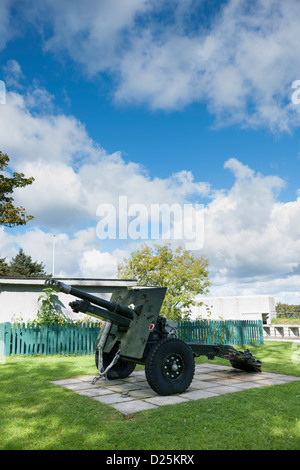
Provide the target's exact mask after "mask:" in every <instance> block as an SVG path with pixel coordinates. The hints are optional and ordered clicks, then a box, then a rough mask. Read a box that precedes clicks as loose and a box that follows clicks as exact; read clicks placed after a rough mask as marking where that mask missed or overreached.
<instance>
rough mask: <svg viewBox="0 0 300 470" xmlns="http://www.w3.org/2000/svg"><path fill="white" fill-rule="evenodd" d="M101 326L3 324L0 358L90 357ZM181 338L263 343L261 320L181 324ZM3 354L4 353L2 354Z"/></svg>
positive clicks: (195, 340) (89, 324)
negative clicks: (43, 356)
mask: <svg viewBox="0 0 300 470" xmlns="http://www.w3.org/2000/svg"><path fill="white" fill-rule="evenodd" d="M99 331H100V323H88V324H86V323H84V324H76V323H62V324H30V323H27V324H25V323H13V324H11V323H1V324H0V356H1V355H4V356H10V355H21V356H24V355H25V356H36V355H55V354H61V355H76V356H78V355H79V356H80V355H90V354H93V353H94V348H95V343H96V339H97V336H98V333H99ZM178 337H179V338H180V339H182V340H183V341H186V342H193V343H195V342H201V343H205V344H231V345H235V346H242V345H246V344H247V345H257V344H263V327H262V321H245V320H243V321H222V322H221V321H220V322H219V321H213V320H212V321H206V320H203V321H197V322H178ZM1 351H2V352H1Z"/></svg>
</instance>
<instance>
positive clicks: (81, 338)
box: [0, 323, 100, 356]
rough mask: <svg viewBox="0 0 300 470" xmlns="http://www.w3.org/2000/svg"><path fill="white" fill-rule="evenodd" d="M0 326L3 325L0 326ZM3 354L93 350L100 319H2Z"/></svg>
mask: <svg viewBox="0 0 300 470" xmlns="http://www.w3.org/2000/svg"><path fill="white" fill-rule="evenodd" d="M3 326H4V327H3ZM1 331H2V341H3V342H4V351H5V354H4V355H5V356H9V355H18V356H19V355H21V356H36V355H54V354H62V355H76V356H77V355H79V356H80V355H88V354H93V352H94V348H95V342H96V338H97V336H98V333H99V331H100V323H90V324H75V323H62V324H59V323H55V324H41V325H39V324H30V323H27V324H25V323H13V324H11V323H2V324H1V325H0V342H1Z"/></svg>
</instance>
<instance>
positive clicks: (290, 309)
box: [276, 302, 300, 318]
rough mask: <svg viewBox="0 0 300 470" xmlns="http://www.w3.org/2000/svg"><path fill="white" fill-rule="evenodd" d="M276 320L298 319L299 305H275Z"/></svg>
mask: <svg viewBox="0 0 300 470" xmlns="http://www.w3.org/2000/svg"><path fill="white" fill-rule="evenodd" d="M276 316H277V317H278V318H300V305H289V304H282V303H281V302H278V304H277V305H276Z"/></svg>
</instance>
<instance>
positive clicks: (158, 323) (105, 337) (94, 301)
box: [45, 278, 261, 395]
mask: <svg viewBox="0 0 300 470" xmlns="http://www.w3.org/2000/svg"><path fill="white" fill-rule="evenodd" d="M45 285H46V286H47V287H52V288H54V289H56V290H58V291H60V292H63V293H65V294H70V295H73V296H74V297H77V299H80V300H75V301H73V302H70V303H69V305H70V307H71V308H72V310H73V311H74V312H77V313H78V312H81V313H84V314H86V315H90V316H93V317H95V318H98V319H99V318H100V319H102V320H104V321H103V324H102V326H101V329H100V333H99V335H98V337H97V340H96V345H95V362H96V366H97V368H98V372H99V375H98V376H97V377H95V379H94V380H93V383H95V382H96V381H97V380H99V379H100V378H102V377H105V378H107V379H109V380H113V379H121V378H125V377H128V376H129V375H130V374H131V373H132V372H133V370H134V368H135V366H136V364H142V365H144V366H145V375H146V378H147V381H148V383H149V385H150V387H151V388H152V389H153V390H154V391H155V392H156V393H158V394H159V395H172V394H175V393H183V392H184V391H185V390H186V389H187V388H188V387H189V386H190V384H191V382H192V380H193V377H194V372H195V359H194V358H195V357H196V356H200V355H206V356H207V358H208V359H213V358H214V357H222V358H225V359H228V360H229V361H230V362H231V365H232V366H233V367H234V368H237V369H241V370H244V371H247V372H260V370H261V362H260V361H258V360H256V359H255V356H253V354H251V352H250V351H249V350H248V349H245V351H244V352H242V351H238V350H236V349H235V348H233V347H232V346H228V345H222V344H203V343H187V342H184V341H182V340H181V339H179V338H178V335H177V324H176V323H175V322H171V321H169V320H167V319H166V318H164V317H162V316H160V315H159V313H160V309H161V306H162V303H163V300H164V297H165V294H166V288H164V287H136V288H133V289H132V288H131V289H116V290H115V291H114V292H113V293H112V295H111V298H110V300H105V299H101V298H99V297H98V296H95V295H92V294H89V293H87V292H84V291H82V290H79V289H76V288H74V287H71V286H69V285H67V284H65V283H63V282H62V281H60V280H57V279H53V278H50V279H47V280H46V281H45Z"/></svg>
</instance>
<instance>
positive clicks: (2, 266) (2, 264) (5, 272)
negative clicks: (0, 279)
mask: <svg viewBox="0 0 300 470" xmlns="http://www.w3.org/2000/svg"><path fill="white" fill-rule="evenodd" d="M5 260H6V258H0V276H9V266H8V264H7V262H6V261H5Z"/></svg>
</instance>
